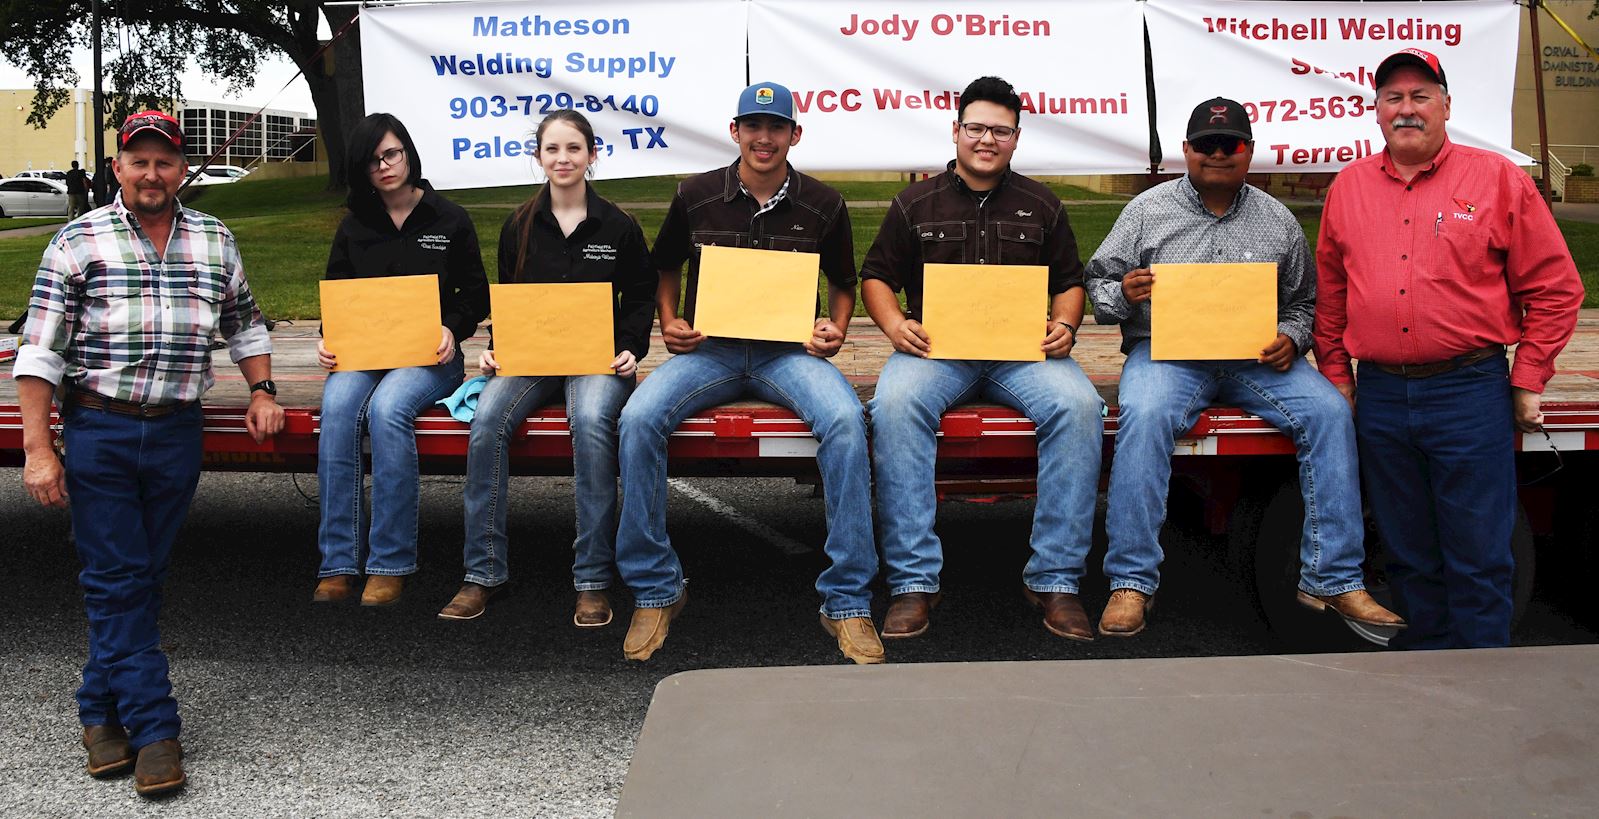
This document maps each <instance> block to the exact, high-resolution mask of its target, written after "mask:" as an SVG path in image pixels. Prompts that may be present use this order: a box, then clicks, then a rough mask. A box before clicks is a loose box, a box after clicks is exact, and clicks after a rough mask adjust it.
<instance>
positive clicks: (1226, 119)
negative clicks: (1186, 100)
mask: <svg viewBox="0 0 1599 819" xmlns="http://www.w3.org/2000/svg"><path fill="white" fill-rule="evenodd" d="M1212 134H1221V135H1223V136H1235V137H1238V138H1239V139H1247V140H1249V141H1251V142H1253V141H1254V140H1255V132H1254V129H1252V128H1250V127H1249V115H1248V114H1246V113H1244V106H1242V105H1239V104H1238V103H1236V102H1233V101H1232V100H1230V99H1227V98H1226V97H1216V98H1214V99H1208V100H1205V101H1204V102H1202V103H1200V104H1198V105H1196V106H1194V113H1192V114H1189V115H1188V136H1187V137H1186V139H1190V140H1193V139H1198V138H1199V137H1203V136H1211V135H1212Z"/></svg>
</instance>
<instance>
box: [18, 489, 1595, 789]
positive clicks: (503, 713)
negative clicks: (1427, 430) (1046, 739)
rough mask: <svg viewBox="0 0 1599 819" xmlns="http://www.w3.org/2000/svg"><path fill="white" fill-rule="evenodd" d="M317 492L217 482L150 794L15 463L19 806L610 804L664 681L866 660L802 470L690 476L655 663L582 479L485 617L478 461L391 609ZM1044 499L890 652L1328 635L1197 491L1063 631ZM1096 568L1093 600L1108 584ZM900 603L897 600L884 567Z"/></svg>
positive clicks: (992, 532)
mask: <svg viewBox="0 0 1599 819" xmlns="http://www.w3.org/2000/svg"><path fill="white" fill-rule="evenodd" d="M296 482H297V485H296ZM315 486H316V481H315V478H314V477H313V476H306V475H301V476H298V477H294V476H289V475H282V474H263V475H227V474H207V475H206V476H205V477H204V478H203V479H202V483H201V489H200V493H199V497H198V498H197V500H196V502H195V506H194V509H193V511H192V513H191V514H190V517H189V520H188V523H187V524H186V526H185V528H184V530H183V533H182V536H181V538H180V541H179V543H178V546H177V549H176V554H175V556H174V559H173V566H172V576H171V578H170V580H169V581H168V583H167V586H166V606H165V609H164V612H163V621H162V629H163V637H164V640H165V645H166V647H167V650H168V652H169V654H170V655H171V658H172V678H173V683H174V686H175V689H176V694H177V697H178V700H179V703H180V707H181V713H182V715H183V718H184V720H185V728H184V734H183V741H184V747H185V749H186V752H187V755H188V765H187V766H188V771H189V776H190V784H189V787H188V788H187V789H186V790H185V791H184V792H182V793H181V794H179V795H177V796H175V797H172V798H170V799H166V800H163V801H161V802H150V801H147V800H142V799H139V798H138V797H136V796H135V795H134V793H133V788H132V783H131V781H130V780H129V779H127V778H123V779H117V780H110V781H95V780H92V779H90V778H89V777H88V776H87V775H86V774H85V773H84V772H83V758H82V750H81V748H80V747H79V746H78V731H79V729H78V726H77V719H76V708H75V705H74V702H73V699H72V693H73V690H74V689H75V687H76V685H77V677H78V668H79V665H80V664H81V663H82V660H83V654H84V651H85V637H84V632H85V623H84V618H83V610H82V603H81V594H80V592H79V590H78V587H77V584H76V572H77V565H76V558H75V556H74V554H73V552H72V549H71V547H70V545H69V544H68V542H67V535H68V532H67V523H66V516H65V514H64V513H56V512H51V511H46V510H40V509H38V508H36V507H34V506H32V504H31V501H29V500H28V499H27V497H26V495H25V494H24V493H23V491H22V489H21V481H20V476H19V472H18V470H14V469H0V509H4V510H5V511H4V513H3V515H4V517H3V520H4V525H3V526H0V581H3V582H4V584H5V587H6V588H7V589H8V590H9V594H7V595H5V596H4V597H3V598H0V624H3V626H4V627H3V628H0V658H3V661H0V701H3V702H5V703H6V705H5V707H4V709H3V710H0V815H5V816H30V817H54V816H61V817H68V816H85V815H94V816H146V815H148V816H155V815H160V816H171V817H187V816H195V817H228V816H240V817H244V816H249V817H263V816H295V817H315V816H329V817H365V816H408V817H410V816H451V817H457V816H487V815H511V816H563V817H564V816H604V815H609V814H610V813H611V812H612V810H613V809H614V807H615V804H616V799H617V797H618V795H619V794H620V792H621V787H622V782H623V779H624V778H625V776H626V773H627V765H628V760H629V758H630V756H631V754H632V751H633V747H634V743H635V741H636V739H637V737H638V733H639V729H640V727H641V726H642V724H643V720H644V716H645V712H646V710H647V708H648V705H649V699H650V695H651V692H652V691H653V689H654V687H655V685H656V683H658V682H659V681H660V680H661V679H663V678H664V677H666V676H668V675H670V674H673V673H676V672H679V671H685V670H690V669H699V668H719V667H745V666H785V665H817V664H828V663H834V662H839V661H840V659H839V658H838V656H837V652H836V649H835V648H834V646H833V645H832V642H831V639H830V638H829V637H827V636H826V635H825V634H824V633H823V632H822V630H821V628H820V627H819V626H818V625H817V623H816V607H817V599H816V596H815V593H814V591H813V590H812V584H813V583H814V580H815V576H816V573H817V572H818V571H819V569H820V567H821V565H822V558H821V555H820V554H819V552H818V551H816V549H817V547H818V546H819V544H820V543H821V542H822V540H823V538H824V537H825V529H824V526H823V519H822V509H821V501H820V500H819V499H818V498H815V497H813V496H812V492H811V489H810V488H809V487H806V486H802V485H798V484H795V483H793V482H792V481H784V480H744V479H741V480H716V479H696V480H692V481H687V482H684V483H679V484H677V486H678V489H677V490H676V491H674V492H673V493H672V497H671V511H670V515H671V518H670V519H671V523H672V531H673V536H674V540H675V542H676V543H677V545H678V547H679V549H680V551H681V552H682V554H683V558H684V561H685V565H686V567H687V571H688V575H689V577H690V579H691V586H690V589H691V595H690V600H689V603H688V606H687V608H686V610H685V613H684V614H683V616H682V618H681V619H680V620H678V621H676V622H675V623H674V625H673V628H672V636H671V639H670V640H669V641H668V642H667V645H666V647H665V648H664V649H663V650H662V651H661V652H660V653H658V654H657V655H656V657H655V659H653V660H652V661H650V662H649V663H648V664H645V665H638V664H629V663H627V662H626V661H624V660H623V659H622V655H621V641H622V635H623V633H624V631H625V629H626V622H627V616H628V609H627V607H626V606H625V605H623V606H620V607H619V611H618V616H617V619H616V622H614V623H613V624H612V625H611V626H610V627H608V628H605V629H599V630H594V631H579V630H578V629H575V628H573V627H572V626H571V624H570V623H571V621H570V617H571V609H570V606H571V602H572V595H573V593H572V591H571V588H570V573H569V572H570V551H569V544H570V543H571V540H572V511H571V483H570V479H565V478H516V479H514V483H513V487H514V489H513V491H514V492H515V493H516V495H517V497H518V503H517V506H516V507H515V508H514V509H513V512H512V517H511V539H512V546H511V548H512V554H511V570H512V575H513V581H512V585H511V586H509V587H508V589H509V590H508V591H507V592H506V593H505V594H504V595H502V596H501V597H497V598H496V599H495V600H494V602H493V603H492V604H491V605H490V608H489V611H488V613H487V614H486V615H485V616H484V617H483V618H481V619H480V620H477V621H474V622H469V623H453V622H444V621H440V620H438V619H436V618H435V617H434V613H435V612H436V611H437V610H438V608H439V607H441V606H442V605H443V604H444V603H445V602H446V601H447V600H448V599H449V597H450V595H451V594H453V592H454V590H455V588H456V585H457V584H458V582H459V577H460V551H459V550H460V542H461V514H462V513H461V503H460V491H461V488H460V480H459V479H458V478H432V477H429V478H424V486H423V506H422V516H421V523H420V536H419V541H420V543H421V544H422V555H421V562H422V567H423V568H422V571H421V572H420V573H418V574H417V575H415V576H413V577H412V578H410V579H409V580H408V582H407V586H406V593H405V597H404V599H403V600H402V601H401V602H400V604H398V605H397V606H395V607H392V608H388V609H380V610H369V609H362V608H360V607H358V606H353V605H343V606H312V605H311V604H310V603H309V602H308V600H309V597H310V592H311V588H312V586H313V585H314V583H315V572H316V564H317V555H316V548H315V538H316V510H315V508H314V505H312V504H310V503H307V502H306V500H305V499H304V498H303V497H302V495H301V491H303V492H305V493H307V494H310V495H312V496H313V497H314V495H315ZM708 501H711V502H708ZM1031 514H1032V505H1031V504H1030V503H1028V502H1026V501H1013V502H1003V503H993V504H979V503H951V504H947V505H946V506H945V507H944V509H943V510H942V512H941V517H940V525H939V529H940V533H941V535H942V536H943V537H944V539H945V543H946V549H947V552H948V560H947V567H946V570H945V575H944V585H945V595H946V596H945V602H944V603H943V605H942V606H941V607H940V608H939V610H938V612H937V613H936V614H935V619H934V625H933V630H932V631H931V632H930V633H929V635H928V636H927V637H926V638H923V639H920V640H915V641H909V643H908V644H905V643H897V644H890V645H889V651H890V660H891V661H893V662H933V661H960V660H1031V659H1072V658H1117V657H1170V656H1198V655H1232V654H1262V653H1274V652H1277V651H1281V650H1284V649H1285V648H1293V649H1295V650H1303V649H1304V648H1305V647H1304V646H1303V645H1296V646H1291V647H1290V646H1284V645H1281V644H1279V643H1278V642H1277V641H1276V640H1274V639H1273V637H1272V635H1271V634H1270V633H1269V632H1267V631H1266V629H1265V627H1264V625H1263V624H1262V623H1261V622H1260V618H1259V615H1258V613H1257V611H1256V609H1255V605H1254V603H1253V602H1252V600H1251V597H1250V592H1249V590H1248V588H1247V587H1246V585H1245V584H1244V582H1243V581H1242V580H1241V579H1240V578H1238V577H1237V576H1235V574H1234V573H1233V572H1232V571H1230V570H1228V569H1227V568H1226V567H1225V566H1224V565H1223V561H1222V560H1220V559H1219V555H1220V553H1221V552H1222V550H1223V543H1222V541H1221V540H1220V539H1218V538H1214V537H1211V536H1209V535H1208V534H1203V533H1201V532H1199V531H1198V529H1197V525H1196V524H1195V521H1197V519H1198V509H1197V507H1196V506H1195V505H1194V503H1193V502H1192V501H1188V500H1185V499H1184V498H1183V497H1182V496H1180V495H1174V498H1173V523H1172V525H1170V526H1168V531H1167V537H1166V547H1167V553H1168V560H1167V565H1166V568H1165V577H1164V580H1163V588H1162V592H1161V601H1160V603H1161V605H1160V608H1159V609H1158V610H1157V611H1156V616H1155V618H1154V619H1153V620H1152V621H1151V627H1150V630H1149V631H1148V632H1146V634H1145V635H1142V636H1140V637H1139V638H1138V639H1135V640H1122V641H1113V640H1100V641H1097V642H1095V643H1090V644H1078V643H1069V642H1067V641H1064V640H1060V639H1057V638H1054V637H1051V636H1050V635H1048V634H1047V633H1046V632H1044V630H1043V629H1042V627H1041V626H1040V625H1039V624H1038V621H1037V615H1036V614H1035V613H1033V612H1032V611H1031V610H1029V609H1027V608H1026V607H1024V606H1023V605H1022V603H1021V601H1020V593H1019V592H1020V583H1019V575H1020V570H1021V566H1022V564H1023V562H1024V561H1025V559H1026V545H1025V544H1026V538H1027V531H1028V527H1029V523H1030V520H1031ZM1099 548H1100V549H1102V548H1103V544H1102V543H1101V544H1100V546H1099ZM1099 558H1100V552H1099V551H1098V550H1096V553H1095V554H1094V555H1093V556H1092V558H1091V560H1090V565H1091V566H1094V567H1097V565H1098V561H1099ZM1547 565H1548V564H1546V567H1547ZM1091 575H1094V577H1092V578H1091V580H1090V582H1089V586H1088V588H1087V589H1086V590H1085V593H1086V594H1085V596H1086V598H1087V600H1088V601H1089V604H1090V608H1091V609H1092V608H1095V607H1097V606H1098V605H1100V604H1102V602H1103V600H1104V597H1105V585H1104V581H1103V579H1101V578H1098V577H1097V571H1093V572H1091ZM1284 593H1285V594H1291V593H1292V590H1291V589H1285V590H1284ZM878 598H879V599H878V612H879V616H881V611H882V606H883V605H885V604H886V601H885V600H884V599H883V591H882V589H881V588H879V590H878ZM1592 605H1593V604H1592V603H1591V602H1588V601H1586V599H1585V598H1584V596H1583V595H1581V593H1580V589H1575V590H1571V591H1569V592H1563V591H1560V590H1542V589H1541V590H1540V596H1539V597H1538V599H1536V600H1535V602H1534V606H1533V608H1532V610H1531V611H1530V612H1529V614H1528V616H1527V617H1526V619H1525V620H1524V621H1523V622H1522V624H1521V626H1520V627H1519V628H1518V630H1517V635H1516V637H1517V642H1518V643H1520V644H1541V643H1572V642H1599V632H1596V631H1595V628H1596V624H1599V620H1596V618H1594V616H1593V613H1592V609H1591V607H1592ZM1583 606H1587V607H1589V608H1582V607H1583ZM1339 633H1340V632H1339V631H1338V630H1337V629H1336V628H1334V629H1332V630H1331V631H1330V632H1329V634H1333V635H1337V634H1339ZM1325 647H1326V648H1329V649H1339V650H1349V649H1350V648H1351V647H1353V646H1352V644H1351V643H1349V642H1347V641H1346V642H1339V641H1338V640H1337V639H1336V638H1334V639H1333V641H1332V642H1329V643H1327V644H1326V645H1325Z"/></svg>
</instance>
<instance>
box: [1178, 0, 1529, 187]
mask: <svg viewBox="0 0 1599 819" xmlns="http://www.w3.org/2000/svg"><path fill="white" fill-rule="evenodd" d="M1146 8H1147V12H1146V18H1147V20H1148V24H1149V40H1150V46H1151V48H1152V49H1153V52H1154V74H1155V94H1156V111H1157V115H1158V117H1157V118H1158V125H1159V133H1160V145H1161V149H1162V153H1163V155H1164V157H1165V158H1164V160H1163V162H1162V164H1163V166H1164V167H1165V169H1166V170H1168V171H1180V170H1182V169H1183V167H1184V166H1183V158H1182V144H1183V135H1184V133H1185V132H1186V128H1187V126H1188V115H1189V113H1191V112H1192V111H1193V109H1194V106H1196V105H1198V104H1199V103H1201V102H1204V101H1205V100H1207V99H1210V98H1212V97H1218V96H1220V97H1227V98H1229V99H1233V100H1237V101H1238V102H1240V103H1243V105H1244V107H1245V109H1246V110H1248V111H1249V112H1250V114H1251V117H1252V119H1253V122H1254V132H1255V158H1254V162H1253V164H1252V165H1251V169H1252V170H1253V171H1256V172H1260V173H1272V172H1291V171H1336V170H1338V169H1340V168H1342V167H1343V166H1344V165H1346V164H1348V163H1349V162H1352V161H1354V160H1355V159H1358V158H1360V157H1362V156H1366V155H1369V154H1372V153H1376V152H1380V151H1382V149H1383V139H1382V132H1381V131H1380V130H1379V129H1378V125H1377V120H1376V115H1375V113H1374V111H1373V109H1372V106H1373V104H1374V102H1375V98H1376V94H1375V84H1376V81H1375V78H1374V77H1373V74H1375V73H1376V71H1377V65H1378V64H1379V63H1381V62H1382V60H1383V58H1384V57H1387V56H1388V55H1389V54H1392V53H1394V52H1395V51H1398V50H1400V49H1402V48H1411V47H1414V48H1420V49H1424V50H1426V51H1430V52H1432V53H1434V54H1436V55H1438V59H1439V62H1440V63H1441V64H1442V65H1443V69H1444V73H1445V74H1446V75H1447V79H1448V80H1449V90H1450V92H1451V97H1452V100H1451V105H1450V119H1449V126H1448V128H1449V138H1450V139H1452V140H1454V141H1456V142H1459V143H1461V144H1465V145H1474V146H1477V147H1480V148H1486V149H1488V150H1491V151H1495V152H1497V153H1500V154H1503V155H1504V156H1507V157H1509V158H1510V159H1511V161H1513V162H1516V163H1517V164H1520V165H1530V164H1532V160H1531V158H1530V157H1527V156H1525V155H1524V154H1521V153H1519V152H1517V151H1515V150H1513V149H1512V148H1511V147H1510V144H1511V143H1510V104H1511V97H1512V94H1513V91H1514V80H1515V74H1516V72H1515V60H1516V35H1517V30H1518V29H1517V20H1516V14H1517V11H1518V10H1519V9H1520V7H1519V6H1517V5H1515V4H1514V3H1513V2H1511V1H1510V0H1475V1H1471V2H1468V1H1462V2H1428V3H1417V2H1393V3H1388V2H1367V3H1336V2H1309V3H1304V2H1301V3H1260V2H1250V0H1149V2H1148V3H1147V4H1146Z"/></svg>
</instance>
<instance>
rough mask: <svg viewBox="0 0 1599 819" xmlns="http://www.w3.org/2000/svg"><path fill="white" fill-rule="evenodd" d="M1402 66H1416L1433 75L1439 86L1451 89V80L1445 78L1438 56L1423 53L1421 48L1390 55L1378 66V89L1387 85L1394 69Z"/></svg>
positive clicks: (1408, 49)
mask: <svg viewBox="0 0 1599 819" xmlns="http://www.w3.org/2000/svg"><path fill="white" fill-rule="evenodd" d="M1402 65H1414V66H1416V67H1418V68H1420V69H1421V70H1423V71H1425V72H1427V73H1428V74H1431V75H1432V78H1433V79H1434V80H1436V81H1437V82H1438V84H1439V85H1441V86H1443V87H1445V88H1448V87H1449V80H1447V79H1445V78H1444V67H1443V65H1442V64H1441V63H1439V62H1438V55H1437V54H1434V53H1432V52H1431V51H1422V50H1421V49H1419V48H1407V49H1404V50H1402V51H1395V52H1394V53H1392V54H1389V55H1388V56H1387V57H1386V58H1385V59H1384V60H1383V61H1382V63H1381V64H1380V65H1378V66H1377V87H1378V88H1381V87H1383V86H1384V85H1387V84H1388V75H1390V74H1392V73H1394V69H1396V68H1398V67H1400V66H1402Z"/></svg>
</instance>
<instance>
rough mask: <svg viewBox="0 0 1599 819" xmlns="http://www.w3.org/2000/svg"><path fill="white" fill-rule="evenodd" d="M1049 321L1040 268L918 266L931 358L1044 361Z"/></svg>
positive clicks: (1046, 291)
mask: <svg viewBox="0 0 1599 819" xmlns="http://www.w3.org/2000/svg"><path fill="white" fill-rule="evenodd" d="M1048 319H1049V268H1047V267H1044V266H1043V265H1032V264H1015V265H1000V264H928V265H923V266H922V327H923V328H924V329H926V330H927V337H928V339H929V341H930V342H931V344H932V345H933V351H932V353H931V354H930V357H932V358H958V359H976V360H980V361H1043V360H1044V350H1043V349H1042V345H1043V343H1044V327H1045V325H1046V323H1047V321H1048Z"/></svg>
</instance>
